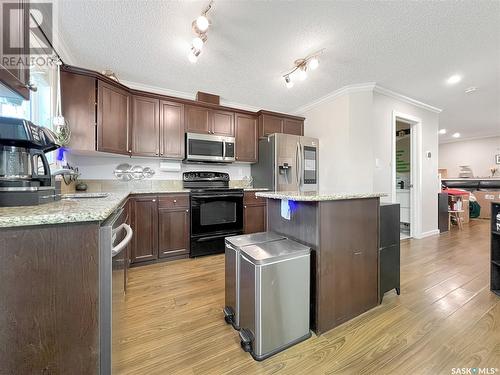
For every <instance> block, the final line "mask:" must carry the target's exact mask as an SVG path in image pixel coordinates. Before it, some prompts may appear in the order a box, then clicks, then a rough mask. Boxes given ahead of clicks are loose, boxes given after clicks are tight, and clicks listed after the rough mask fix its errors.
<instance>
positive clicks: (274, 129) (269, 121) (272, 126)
mask: <svg viewBox="0 0 500 375" xmlns="http://www.w3.org/2000/svg"><path fill="white" fill-rule="evenodd" d="M282 129H283V118H281V117H278V116H273V115H267V114H262V115H260V116H259V137H267V136H268V135H270V134H273V133H282Z"/></svg>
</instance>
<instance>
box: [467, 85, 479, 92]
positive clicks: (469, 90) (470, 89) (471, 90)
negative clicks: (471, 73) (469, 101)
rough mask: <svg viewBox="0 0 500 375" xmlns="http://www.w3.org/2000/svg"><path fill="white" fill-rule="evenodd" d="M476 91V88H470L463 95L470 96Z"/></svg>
mask: <svg viewBox="0 0 500 375" xmlns="http://www.w3.org/2000/svg"><path fill="white" fill-rule="evenodd" d="M476 90H477V87H474V86H471V87H469V88H468V89H467V90H465V93H466V94H471V93H473V92H474V91H476Z"/></svg>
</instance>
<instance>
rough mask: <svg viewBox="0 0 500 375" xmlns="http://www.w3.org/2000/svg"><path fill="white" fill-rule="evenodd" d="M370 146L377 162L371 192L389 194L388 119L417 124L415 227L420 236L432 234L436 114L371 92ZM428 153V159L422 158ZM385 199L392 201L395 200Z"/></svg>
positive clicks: (434, 225) (434, 224) (434, 223)
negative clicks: (418, 184)
mask: <svg viewBox="0 0 500 375" xmlns="http://www.w3.org/2000/svg"><path fill="white" fill-rule="evenodd" d="M373 104H374V105H373V126H374V132H373V144H374V157H375V158H376V159H378V167H377V168H375V173H374V176H373V188H374V190H375V191H382V192H388V193H390V192H391V191H392V168H393V167H392V152H393V150H392V116H393V113H394V112H399V113H403V114H406V115H410V116H412V117H417V118H419V119H420V120H421V121H422V125H421V127H422V128H421V130H422V133H421V150H419V151H418V152H419V155H420V158H421V159H420V160H421V165H420V171H421V181H422V192H421V193H422V205H421V222H420V223H418V224H417V225H418V226H419V229H420V235H422V236H425V235H427V234H431V233H434V232H435V231H436V230H437V227H438V225H437V224H438V223H437V219H438V214H437V208H438V207H437V198H438V195H437V194H438V192H439V179H438V129H439V114H438V113H435V112H432V111H429V110H427V109H424V108H421V107H419V106H416V105H413V104H409V103H407V102H404V101H402V100H398V99H395V98H393V97H389V96H387V95H384V94H381V93H378V92H375V93H374V95H373ZM427 151H429V152H431V157H430V158H427V157H426V156H425V154H426V152H427ZM386 200H390V201H393V202H395V201H396V197H389V198H387V199H386Z"/></svg>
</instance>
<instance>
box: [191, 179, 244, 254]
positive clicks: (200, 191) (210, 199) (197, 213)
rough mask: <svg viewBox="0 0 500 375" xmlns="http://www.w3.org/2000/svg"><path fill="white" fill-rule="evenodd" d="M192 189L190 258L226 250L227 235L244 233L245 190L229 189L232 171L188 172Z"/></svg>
mask: <svg viewBox="0 0 500 375" xmlns="http://www.w3.org/2000/svg"><path fill="white" fill-rule="evenodd" d="M182 180H183V186H184V188H185V189H190V190H191V191H190V206H191V247H190V253H189V254H190V257H197V256H202V255H209V254H220V253H223V252H224V249H225V245H224V238H225V237H228V236H235V235H238V234H242V233H243V189H230V188H229V174H228V173H222V172H185V173H183V175H182Z"/></svg>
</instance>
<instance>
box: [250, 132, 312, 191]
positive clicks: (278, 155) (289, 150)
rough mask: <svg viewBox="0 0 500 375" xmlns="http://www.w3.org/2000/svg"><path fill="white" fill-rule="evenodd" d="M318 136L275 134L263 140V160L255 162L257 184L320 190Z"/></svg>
mask: <svg viewBox="0 0 500 375" xmlns="http://www.w3.org/2000/svg"><path fill="white" fill-rule="evenodd" d="M318 147H319V141H318V140H317V139H316V138H309V137H301V136H298V135H290V134H281V133H276V134H271V135H270V136H268V137H267V138H265V139H261V140H259V162H258V163H256V164H253V165H252V177H253V185H254V187H257V188H268V189H271V190H275V191H315V190H318Z"/></svg>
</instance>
